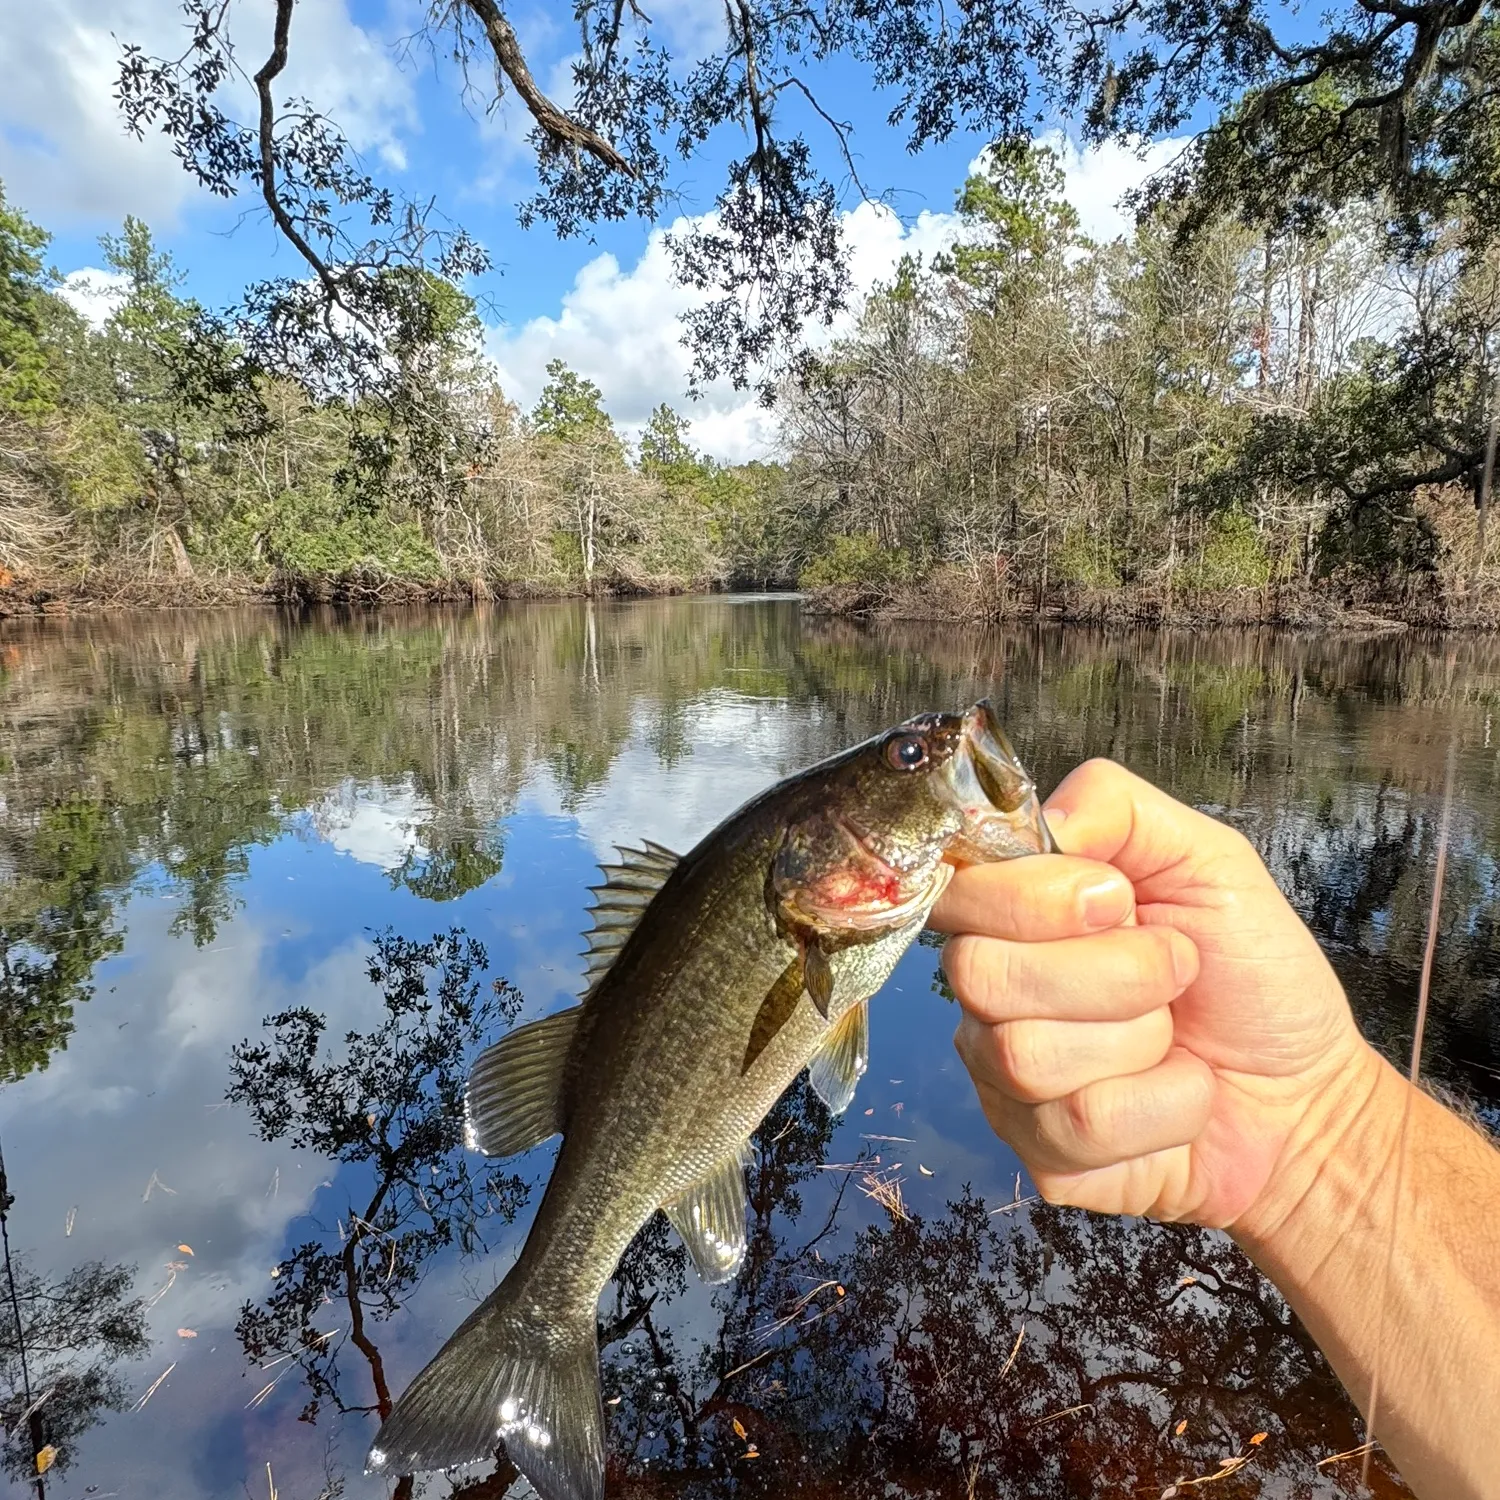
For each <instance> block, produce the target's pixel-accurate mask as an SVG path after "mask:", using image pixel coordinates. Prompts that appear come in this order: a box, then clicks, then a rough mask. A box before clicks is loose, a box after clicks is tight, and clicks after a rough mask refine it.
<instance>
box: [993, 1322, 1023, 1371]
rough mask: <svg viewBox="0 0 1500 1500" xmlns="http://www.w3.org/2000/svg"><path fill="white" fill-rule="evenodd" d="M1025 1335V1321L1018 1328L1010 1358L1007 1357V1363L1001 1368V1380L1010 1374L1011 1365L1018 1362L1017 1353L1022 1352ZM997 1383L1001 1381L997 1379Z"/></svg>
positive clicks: (1011, 1347)
mask: <svg viewBox="0 0 1500 1500" xmlns="http://www.w3.org/2000/svg"><path fill="white" fill-rule="evenodd" d="M1025 1337H1026V1325H1025V1324H1024V1323H1022V1324H1021V1326H1020V1327H1019V1328H1018V1329H1016V1341H1015V1343H1013V1344H1012V1345H1011V1346H1010V1358H1009V1359H1007V1360H1006V1361H1005V1364H1004V1365H1003V1366H1002V1367H1001V1370H1000V1380H1004V1379H1005V1377H1006V1376H1007V1375H1009V1374H1010V1367H1011V1366H1012V1365H1013V1364H1015V1362H1016V1355H1018V1354H1019V1353H1020V1352H1021V1340H1022V1339H1024V1338H1025ZM996 1384H999V1382H998V1381H997V1382H996Z"/></svg>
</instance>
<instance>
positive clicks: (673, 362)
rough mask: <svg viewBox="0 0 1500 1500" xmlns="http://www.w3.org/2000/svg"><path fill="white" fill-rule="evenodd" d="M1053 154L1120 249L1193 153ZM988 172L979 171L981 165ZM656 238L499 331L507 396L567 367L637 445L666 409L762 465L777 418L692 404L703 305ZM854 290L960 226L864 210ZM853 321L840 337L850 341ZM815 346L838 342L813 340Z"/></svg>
mask: <svg viewBox="0 0 1500 1500" xmlns="http://www.w3.org/2000/svg"><path fill="white" fill-rule="evenodd" d="M1044 140H1045V143H1046V144H1047V145H1049V146H1051V147H1052V148H1053V150H1055V151H1056V152H1057V153H1058V155H1059V157H1060V158H1061V163H1062V168H1063V173H1064V177H1065V179H1066V189H1065V191H1066V193H1067V197H1068V200H1069V201H1070V202H1071V203H1072V204H1073V206H1074V207H1075V208H1076V209H1077V210H1078V215H1079V220H1080V223H1081V227H1082V229H1083V231H1084V233H1085V234H1088V235H1089V236H1091V237H1092V238H1094V239H1097V240H1111V239H1113V238H1115V237H1116V236H1117V235H1120V234H1124V233H1126V232H1127V231H1128V230H1129V228H1130V216H1129V213H1128V211H1127V210H1125V209H1123V208H1122V207H1121V206H1120V200H1121V199H1122V198H1123V197H1124V196H1125V194H1127V193H1128V192H1129V191H1130V190H1131V189H1132V188H1135V187H1137V186H1139V185H1140V184H1141V183H1142V182H1144V181H1145V180H1146V178H1147V177H1148V176H1150V175H1151V174H1152V173H1153V172H1155V171H1158V170H1159V169H1160V168H1161V167H1163V166H1165V165H1166V164H1167V163H1168V162H1170V161H1171V160H1172V159H1173V157H1175V156H1176V155H1177V153H1178V152H1179V151H1180V150H1181V149H1182V147H1183V145H1184V144H1185V143H1184V141H1182V140H1177V139H1173V140H1166V141H1161V142H1158V143H1157V144H1155V145H1152V146H1149V147H1147V148H1146V150H1145V151H1144V152H1143V153H1140V154H1139V155H1138V154H1137V153H1136V152H1134V151H1132V150H1131V149H1130V148H1128V147H1125V146H1119V145H1107V146H1102V147H1098V148H1090V149H1088V150H1086V151H1085V150H1082V149H1080V148H1079V147H1078V146H1077V145H1076V144H1075V143H1074V142H1072V141H1070V140H1068V139H1067V138H1066V137H1064V136H1062V135H1060V134H1057V133H1053V134H1050V135H1048V136H1046V137H1044ZM975 165H977V159H976V162H975V163H973V164H971V170H972V169H973V166H975ZM686 222H687V221H682V220H679V221H678V222H677V223H676V224H674V225H673V226H672V229H671V230H670V231H668V230H662V229H656V230H653V231H652V233H651V235H650V237H649V238H648V240H647V242H646V248H645V250H644V251H643V252H642V254H641V257H640V259H639V260H637V261H636V263H635V265H634V266H632V267H631V268H629V269H628V270H627V269H625V268H622V266H621V265H620V262H619V261H618V260H617V259H616V257H615V256H613V255H611V254H603V255H598V256H595V258H594V259H593V260H591V261H589V262H588V264H587V265H585V266H584V267H583V268H582V269H581V270H580V271H579V272H578V274H577V275H576V276H575V277H574V280H573V285H572V287H571V289H570V290H569V291H568V292H566V293H565V294H564V296H563V300H562V306H561V308H560V309H559V310H558V312H557V314H556V315H555V316H541V317H536V318H532V319H531V320H530V321H528V322H526V323H524V324H522V325H520V326H519V327H516V328H496V329H492V330H491V331H490V336H489V352H490V355H491V357H492V358H493V359H494V361H495V363H496V365H497V366H498V367H499V372H500V380H501V384H502V385H503V386H504V388H505V390H506V393H507V394H508V395H509V396H510V397H511V398H512V399H514V400H517V401H519V402H520V403H521V404H522V406H523V407H524V406H529V405H531V403H532V402H534V401H535V400H536V398H537V396H538V394H539V393H540V391H541V388H542V384H543V382H544V381H545V379H546V374H545V371H546V366H547V362H548V361H549V360H553V359H561V360H563V361H564V362H565V363H566V364H568V365H569V366H570V367H571V368H573V369H574V370H577V371H578V372H579V373H580V374H581V375H585V376H587V377H588V378H589V379H590V380H592V381H594V383H595V384H596V385H598V387H599V389H600V390H601V391H602V392H603V393H604V401H605V405H606V406H607V408H608V409H609V412H610V415H611V416H612V417H613V418H614V419H615V421H616V423H618V425H619V426H620V428H621V429H622V430H623V431H624V432H625V433H626V434H627V435H631V436H633V435H634V434H635V433H636V432H638V431H639V429H640V427H641V426H642V424H643V423H644V422H645V421H646V419H647V417H648V416H649V415H650V413H651V410H652V408H653V407H655V406H656V405H657V404H658V403H659V402H662V401H666V402H669V403H671V404H672V405H674V406H676V407H677V408H678V409H679V410H681V411H682V412H683V414H684V415H685V416H686V417H687V418H688V419H689V422H690V424H691V428H692V438H693V441H694V442H695V443H696V444H697V446H698V447H700V448H702V449H703V450H704V451H705V452H708V453H711V454H712V455H714V456H715V457H716V458H720V459H723V460H726V461H730V462H735V461H741V460H745V459H749V458H757V457H763V456H764V455H766V454H767V453H769V452H771V451H772V450H773V449H774V447H775V442H776V417H775V414H774V413H773V412H767V411H766V410H764V408H762V407H761V406H759V405H758V404H757V402H756V401H755V399H754V398H753V397H751V396H749V395H747V394H746V393H745V392H743V391H735V390H733V389H732V388H731V387H730V386H729V385H728V384H727V383H726V382H718V383H716V384H714V385H712V386H710V387H709V388H708V389H707V390H706V391H705V392H704V394H703V397H702V399H701V400H699V401H697V402H689V401H688V400H687V399H686V396H685V392H686V390H687V386H688V370H689V366H690V363H691V361H690V359H689V356H688V352H687V350H686V349H685V348H684V347H683V345H682V343H681V327H680V324H679V321H678V320H679V319H680V318H681V316H682V314H683V313H684V312H686V311H687V310H688V309H689V308H691V307H692V306H693V305H694V302H695V294H694V293H692V292H690V291H688V290H687V289H685V288H683V287H681V286H679V285H677V283H676V282H675V281H674V280H673V278H672V267H671V262H670V259H669V257H668V255H667V250H666V243H665V236H666V234H667V233H670V232H680V231H681V230H682V229H684V228H685V227H686ZM843 227H844V243H845V249H846V253H847V255H848V259H849V272H850V280H851V282H852V284H853V288H854V294H853V298H852V299H851V300H852V303H853V305H855V306H858V303H859V300H860V298H861V296H862V295H863V294H864V293H866V292H868V291H869V290H870V289H871V287H873V286H874V285H875V283H876V282H877V281H880V280H883V279H885V278H888V277H889V276H890V274H891V272H892V271H893V269H894V268H895V266H896V263H897V262H898V261H899V260H900V258H901V257H902V256H903V255H916V254H920V255H922V256H923V257H924V259H927V260H931V258H932V256H933V254H934V253H935V252H937V251H939V250H941V249H943V248H945V247H946V246H947V245H948V244H950V243H951V242H952V239H953V237H954V234H955V233H956V232H957V228H958V220H957V218H956V216H955V215H953V214H948V213H929V212H924V213H923V214H921V215H920V217H918V218H917V219H916V220H915V221H913V222H912V223H910V224H903V223H902V221H901V220H900V219H899V218H898V217H897V216H896V215H895V214H894V213H893V212H892V211H891V210H890V209H888V208H885V207H883V206H881V205H878V204H871V203H862V204H860V205H859V206H858V207H857V208H854V209H852V210H850V211H849V212H847V213H845V214H844V216H843ZM850 321H851V319H850V317H849V316H846V317H845V318H843V319H842V320H840V322H839V323H838V324H837V325H836V326H835V328H834V329H833V330H832V333H835V334H836V333H838V332H839V331H841V330H843V329H847V328H848V326H849V323H850ZM809 335H810V337H811V338H812V340H813V342H815V343H816V342H819V341H821V340H824V339H826V338H828V337H829V336H830V333H829V332H828V331H826V330H823V329H820V328H814V329H810V330H809Z"/></svg>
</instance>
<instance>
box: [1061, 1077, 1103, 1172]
mask: <svg viewBox="0 0 1500 1500" xmlns="http://www.w3.org/2000/svg"><path fill="white" fill-rule="evenodd" d="M1062 1118H1063V1123H1064V1126H1065V1128H1066V1131H1067V1134H1068V1135H1069V1136H1070V1137H1071V1140H1072V1154H1073V1155H1074V1156H1076V1157H1079V1158H1080V1159H1087V1160H1088V1161H1090V1162H1093V1161H1097V1160H1101V1159H1105V1158H1107V1156H1108V1151H1107V1149H1106V1148H1107V1145H1108V1141H1109V1136H1110V1132H1111V1130H1112V1128H1113V1120H1112V1119H1111V1112H1110V1109H1109V1106H1108V1104H1107V1102H1106V1096H1105V1095H1104V1094H1103V1093H1102V1091H1101V1090H1099V1089H1093V1088H1081V1089H1075V1090H1074V1091H1073V1092H1072V1093H1071V1094H1069V1095H1068V1097H1067V1098H1066V1099H1064V1100H1063V1101H1062Z"/></svg>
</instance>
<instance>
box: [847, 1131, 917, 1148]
mask: <svg viewBox="0 0 1500 1500" xmlns="http://www.w3.org/2000/svg"><path fill="white" fill-rule="evenodd" d="M859 1138H860V1140H862V1141H896V1142H898V1143H899V1144H900V1145H902V1146H914V1145H916V1141H915V1140H913V1139H912V1137H911V1136H909V1135H865V1134H864V1133H863V1132H861V1134H860V1137H859Z"/></svg>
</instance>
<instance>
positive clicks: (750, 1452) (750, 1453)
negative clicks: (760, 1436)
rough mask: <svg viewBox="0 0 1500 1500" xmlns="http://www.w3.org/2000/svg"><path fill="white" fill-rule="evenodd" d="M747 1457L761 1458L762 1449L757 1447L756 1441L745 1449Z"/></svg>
mask: <svg viewBox="0 0 1500 1500" xmlns="http://www.w3.org/2000/svg"><path fill="white" fill-rule="evenodd" d="M745 1457H746V1458H759V1457H760V1449H759V1448H757V1447H756V1446H755V1444H754V1443H751V1444H750V1446H749V1447H748V1448H746V1449H745Z"/></svg>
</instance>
